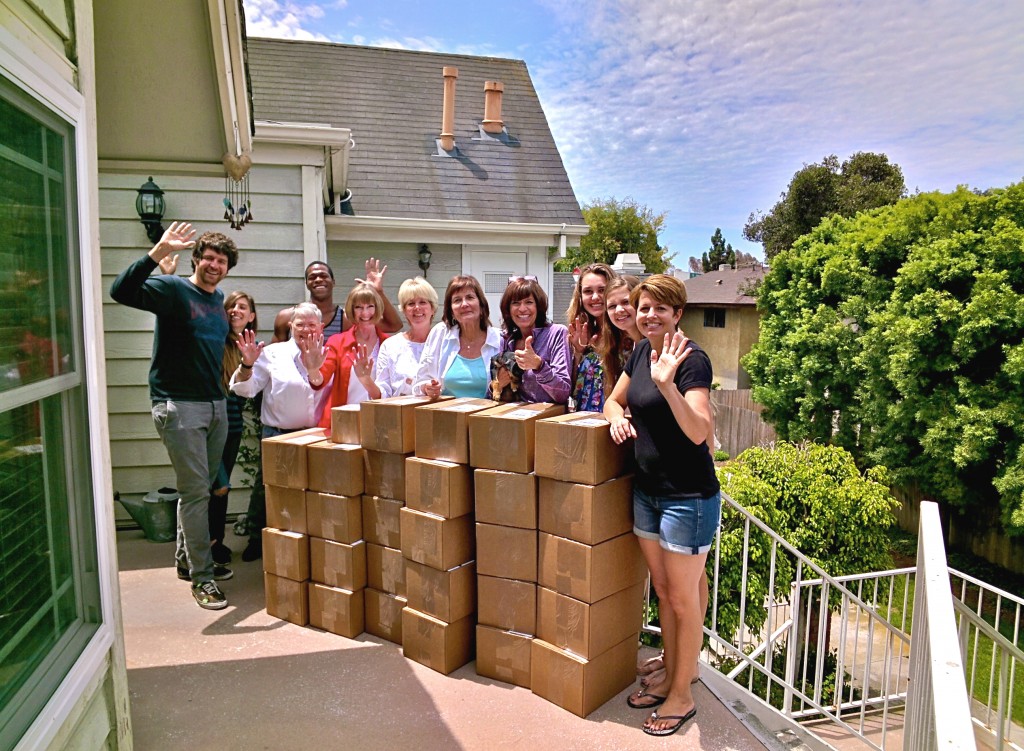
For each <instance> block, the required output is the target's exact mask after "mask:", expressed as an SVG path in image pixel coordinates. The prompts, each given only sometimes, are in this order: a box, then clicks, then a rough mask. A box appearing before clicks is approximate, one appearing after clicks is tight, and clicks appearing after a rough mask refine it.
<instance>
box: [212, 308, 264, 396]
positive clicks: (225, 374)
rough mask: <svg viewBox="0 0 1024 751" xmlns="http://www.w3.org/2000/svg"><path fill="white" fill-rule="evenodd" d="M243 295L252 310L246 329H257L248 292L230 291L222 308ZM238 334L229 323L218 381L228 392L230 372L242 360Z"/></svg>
mask: <svg viewBox="0 0 1024 751" xmlns="http://www.w3.org/2000/svg"><path fill="white" fill-rule="evenodd" d="M242 297H244V298H245V299H246V300H247V301H248V303H249V309H250V310H251V311H252V320H251V321H250V322H249V323H247V324H246V325H245V328H246V330H248V331H258V330H259V325H258V324H257V321H256V301H255V300H253V299H252V295H250V294H249V293H248V292H232V293H231V294H230V295H228V296H227V297H225V298H224V310H225V312H226V311H229V310H231V308H233V307H234V305H235V303H236V302H238V300H239V298H242ZM237 342H238V334H236V333H235V332H234V331H232V330H231V326H230V324H229V325H228V336H227V340H226V341H225V342H224V356H223V358H221V364H220V383H221V386H223V387H224V393H225V394H227V393H229V392H228V384H229V383H230V382H231V374H232V373H234V372H235V370H237V369H238V366H239V365H240V364H241V362H242V353H241V352H239V351H238V343H237Z"/></svg>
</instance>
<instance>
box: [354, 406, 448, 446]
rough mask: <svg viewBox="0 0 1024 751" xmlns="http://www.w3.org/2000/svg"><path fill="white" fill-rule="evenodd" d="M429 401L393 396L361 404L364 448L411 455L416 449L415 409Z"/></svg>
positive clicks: (361, 427) (361, 430) (361, 429)
mask: <svg viewBox="0 0 1024 751" xmlns="http://www.w3.org/2000/svg"><path fill="white" fill-rule="evenodd" d="M430 403H431V400H430V399H429V398H428V397H425V396H393V397H390V398H388V399H374V400H371V401H366V402H363V410H362V424H361V426H360V432H361V435H362V441H361V442H362V444H363V448H365V449H370V450H371V451H389V452H391V453H393V454H411V453H412V452H413V451H415V450H416V415H415V412H414V410H415V409H416V407H420V406H422V405H424V404H430Z"/></svg>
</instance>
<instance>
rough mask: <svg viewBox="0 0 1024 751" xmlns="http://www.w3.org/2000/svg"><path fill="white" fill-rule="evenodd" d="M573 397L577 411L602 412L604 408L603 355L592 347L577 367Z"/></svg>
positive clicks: (584, 354)
mask: <svg viewBox="0 0 1024 751" xmlns="http://www.w3.org/2000/svg"><path fill="white" fill-rule="evenodd" d="M572 398H573V400H574V401H575V403H576V411H577V412H600V411H602V410H603V409H604V366H603V365H602V364H601V356H600V355H599V354H598V353H597V352H596V351H595V350H594V349H592V348H590V347H588V348H587V350H586V351H585V352H584V353H583V359H582V360H580V364H579V365H578V366H577V367H576V383H575V385H574V386H573V390H572Z"/></svg>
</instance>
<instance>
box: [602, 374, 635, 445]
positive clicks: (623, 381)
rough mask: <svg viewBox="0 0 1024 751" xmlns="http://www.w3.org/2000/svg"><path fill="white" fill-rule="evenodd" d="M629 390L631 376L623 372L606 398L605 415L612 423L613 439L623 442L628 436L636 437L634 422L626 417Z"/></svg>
mask: <svg viewBox="0 0 1024 751" xmlns="http://www.w3.org/2000/svg"><path fill="white" fill-rule="evenodd" d="M628 390H629V376H628V375H627V374H626V373H623V374H622V375H620V376H619V380H617V381H616V382H615V388H613V389H612V393H611V394H610V395H609V396H608V397H607V398H605V400H604V416H605V419H606V420H608V422H609V423H610V428H609V429H610V430H611V434H612V440H613V441H615V442H616V443H622V442H623V441H625V440H626V439H627V438H636V430H635V429H634V428H633V424H632V423H631V422H630V421H629V420H628V419H627V418H626V392H627V391H628Z"/></svg>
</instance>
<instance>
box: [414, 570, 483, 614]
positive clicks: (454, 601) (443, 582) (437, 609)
mask: <svg viewBox="0 0 1024 751" xmlns="http://www.w3.org/2000/svg"><path fill="white" fill-rule="evenodd" d="M405 591H406V595H405V597H406V599H407V600H408V601H409V607H410V608H414V609H416V610H418V611H420V612H421V613H426V614H427V615H432V616H434V617H435V618H437V619H439V620H442V621H444V622H445V623H453V622H455V621H458V620H461V619H462V618H465V617H466V616H467V615H471V614H472V613H475V612H476V564H474V563H473V561H470V562H469V563H464V564H462V565H461V566H456V567H455V568H453V569H451V570H450V571H438V570H437V569H434V568H430V566H424V565H423V564H422V563H416V562H415V561H410V560H408V559H407V560H406V561H405Z"/></svg>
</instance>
